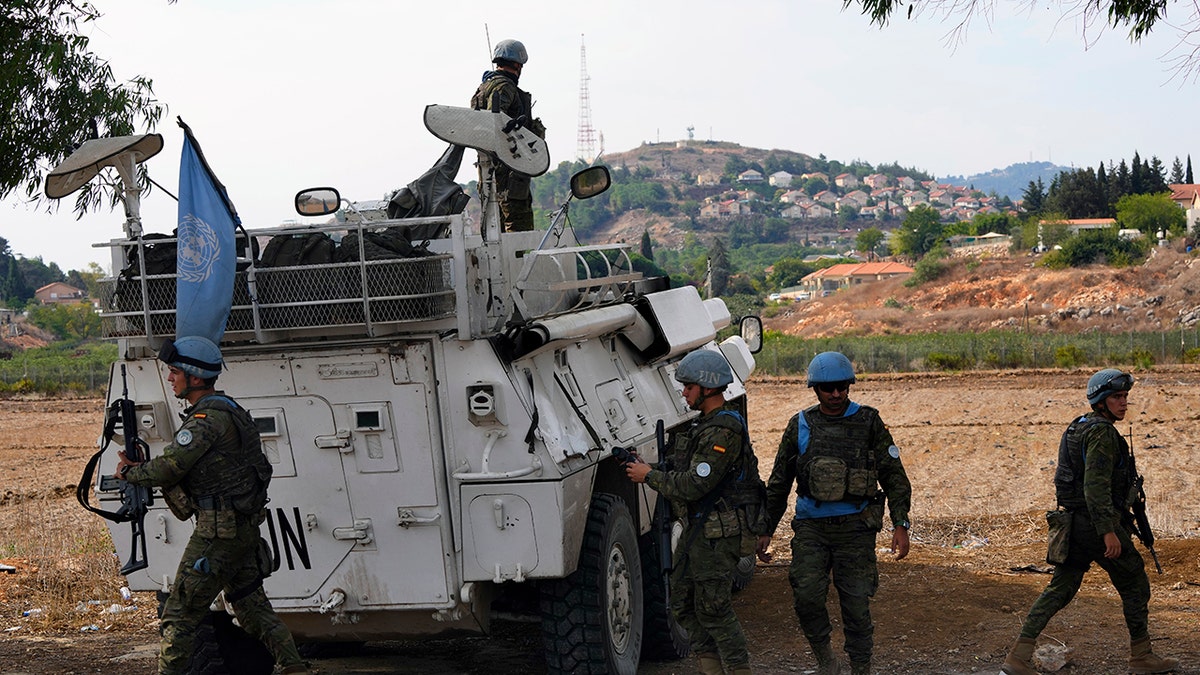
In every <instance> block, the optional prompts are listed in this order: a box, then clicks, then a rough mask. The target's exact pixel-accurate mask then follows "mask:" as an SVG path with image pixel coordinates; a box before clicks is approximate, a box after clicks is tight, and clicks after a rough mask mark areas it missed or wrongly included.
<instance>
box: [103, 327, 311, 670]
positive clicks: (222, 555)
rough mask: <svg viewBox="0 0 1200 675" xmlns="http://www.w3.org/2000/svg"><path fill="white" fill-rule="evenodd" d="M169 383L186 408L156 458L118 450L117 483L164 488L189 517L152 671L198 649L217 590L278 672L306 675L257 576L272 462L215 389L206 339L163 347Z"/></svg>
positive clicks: (184, 660)
mask: <svg viewBox="0 0 1200 675" xmlns="http://www.w3.org/2000/svg"><path fill="white" fill-rule="evenodd" d="M158 358H159V360H161V361H163V362H164V363H166V364H167V367H168V375H167V382H168V383H169V384H170V385H171V389H172V391H173V392H174V394H175V397H176V398H179V399H184V400H186V401H187V402H188V404H189V407H188V408H187V409H186V410H185V411H184V413H185V414H186V415H187V418H186V419H185V420H184V422H183V426H182V427H181V428H180V429H179V432H178V433H176V434H175V439H174V440H173V441H172V442H171V443H170V444H168V445H167V447H166V448H165V449H164V450H163V454H162V455H160V456H158V457H155V458H154V459H151V460H150V461H147V462H142V463H139V464H133V463H131V462H130V461H129V459H128V458H127V457H126V456H125V453H124V452H122V453H121V454H120V462H119V463H118V464H117V473H116V476H117V478H120V479H123V480H126V481H129V482H130V483H133V484H135V485H145V486H157V487H161V488H163V497H164V498H165V499H166V501H167V504H168V505H169V506H170V507H171V512H172V513H174V514H175V515H176V516H177V517H179V518H180V519H181V520H186V519H189V518H191V517H193V516H195V518H196V528H195V530H194V531H193V532H192V537H191V539H189V540H188V543H187V547H186V548H185V549H184V552H183V558H182V559H181V560H180V561H179V568H178V569H177V570H176V572H175V580H174V583H173V584H172V587H171V594H170V595H168V596H167V600H166V604H165V606H164V607H163V612H162V623H161V626H162V649H161V652H160V653H159V657H158V672H159V673H164V674H167V673H170V674H174V673H183V672H186V671H187V669H188V666H189V661H190V660H191V658H192V654H193V652H194V651H195V639H194V636H195V632H196V627H197V626H198V625H200V622H201V621H202V620H203V619H204V617H205V615H206V614H208V612H209V605H210V604H211V603H212V601H213V600H215V599H216V597H217V595H218V594H219V593H221V591H224V592H225V600H226V601H227V602H229V603H230V605H232V606H233V612H234V615H235V616H236V617H237V620H238V623H239V624H240V625H241V627H242V628H243V629H245V630H246V632H247V633H249V634H250V635H252V636H254V637H256V638H258V639H259V640H261V641H262V642H263V643H264V644H265V645H266V646H267V648H268V649H269V650H270V651H271V654H272V655H273V656H274V657H275V663H276V667H277V669H278V670H279V672H281V673H307V672H308V668H307V667H306V666H305V664H304V662H303V661H302V660H301V659H300V654H299V652H298V651H297V650H296V643H295V641H293V639H292V634H291V632H290V631H288V629H287V626H285V625H284V624H283V622H282V621H280V620H279V617H278V616H276V614H275V611H274V609H272V608H271V602H270V600H268V599H267V594H266V593H265V592H264V591H263V586H262V582H263V578H264V576H265V575H266V573H267V572H268V570H264V569H263V566H264V565H265V564H266V561H263V560H260V556H259V553H258V551H259V539H260V535H259V525H260V524H261V523H262V522H263V520H265V519H266V503H267V484H268V483H269V482H270V480H271V465H270V463H268V461H267V458H266V455H264V454H263V451H262V445H261V442H260V440H259V435H258V429H257V428H256V427H255V424H254V419H253V418H251V417H250V413H248V412H246V410H245V409H244V408H242V407H241V406H239V405H238V404H237V403H236V402H235V401H234V400H233V399H231V398H229V397H227V396H225V395H224V394H223V393H222V392H218V391H216V389H215V386H216V381H217V376H218V375H219V374H220V372H221V365H222V363H223V361H222V358H221V350H220V348H219V347H217V346H216V345H215V344H213V343H212V341H211V340H209V339H207V338H203V337H184V338H180V339H179V340H176V341H175V342H174V343H172V342H170V341H168V342H165V343H164V345H163V349H162V350H161V351H160V352H159V355H158Z"/></svg>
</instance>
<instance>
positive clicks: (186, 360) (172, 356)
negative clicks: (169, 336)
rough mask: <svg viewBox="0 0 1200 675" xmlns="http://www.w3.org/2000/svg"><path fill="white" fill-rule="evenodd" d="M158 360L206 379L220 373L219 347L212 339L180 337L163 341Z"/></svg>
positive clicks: (221, 361) (221, 362)
mask: <svg viewBox="0 0 1200 675" xmlns="http://www.w3.org/2000/svg"><path fill="white" fill-rule="evenodd" d="M158 360H159V361H162V362H163V363H165V364H167V365H168V366H175V367H176V368H178V369H180V370H182V371H183V372H185V373H187V374H188V375H195V376H196V377H199V378H203V379H206V380H207V379H208V378H210V377H216V376H217V375H220V374H221V365H222V364H223V363H224V361H223V360H222V359H221V348H220V347H217V346H216V345H215V344H213V342H212V340H209V339H208V338H203V337H192V336H189V337H182V338H179V339H178V340H176V341H174V342H171V341H170V340H167V341H165V342H163V344H162V347H161V348H159V350H158Z"/></svg>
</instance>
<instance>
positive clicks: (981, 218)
mask: <svg viewBox="0 0 1200 675" xmlns="http://www.w3.org/2000/svg"><path fill="white" fill-rule="evenodd" d="M971 223H972V224H974V226H975V234H987V233H988V232H995V233H996V234H1009V233H1012V232H1015V231H1016V230H1017V228H1018V227H1020V225H1021V222H1020V221H1019V220H1018V219H1017V217H1016V216H1014V215H1012V214H1010V213H981V214H979V215H977V216H975V218H974V219H973V220H972V221H971Z"/></svg>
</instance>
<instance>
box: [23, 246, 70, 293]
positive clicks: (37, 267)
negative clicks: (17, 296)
mask: <svg viewBox="0 0 1200 675" xmlns="http://www.w3.org/2000/svg"><path fill="white" fill-rule="evenodd" d="M17 267H18V268H20V270H21V276H22V277H23V278H24V279H25V284H26V286H27V287H28V289H27V292H28V293H29V295H28V297H24V298H22V299H23V300H28V299H29V298H31V297H33V291H35V290H37V289H39V288H41V287H42V286H45V285H46V284H52V283H54V282H55V281H66V279H67V276H66V275H65V274H63V271H62V270H61V269H59V267H58V263H50V264H49V265H47V264H46V263H44V262H42V257H41V256H37V257H35V258H25V257H20V258H17Z"/></svg>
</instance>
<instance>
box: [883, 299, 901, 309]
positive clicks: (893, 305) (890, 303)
mask: <svg viewBox="0 0 1200 675" xmlns="http://www.w3.org/2000/svg"><path fill="white" fill-rule="evenodd" d="M883 306H884V307H887V308H888V309H902V308H903V307H904V305H902V304H900V301H899V300H897V299H895V298H888V299H887V300H884V301H883Z"/></svg>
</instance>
